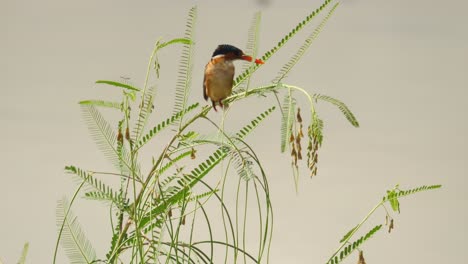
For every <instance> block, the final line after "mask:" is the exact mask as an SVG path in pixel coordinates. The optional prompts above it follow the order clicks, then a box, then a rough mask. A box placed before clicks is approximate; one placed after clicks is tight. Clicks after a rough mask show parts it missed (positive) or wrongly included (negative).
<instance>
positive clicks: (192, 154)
mask: <svg viewBox="0 0 468 264" xmlns="http://www.w3.org/2000/svg"><path fill="white" fill-rule="evenodd" d="M196 153H197V151H196V150H195V149H194V148H192V152H191V153H190V158H191V159H196V158H197V156H196V155H195V154H196Z"/></svg>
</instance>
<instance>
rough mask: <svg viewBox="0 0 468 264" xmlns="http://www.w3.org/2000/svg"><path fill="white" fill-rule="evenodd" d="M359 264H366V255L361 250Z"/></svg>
mask: <svg viewBox="0 0 468 264" xmlns="http://www.w3.org/2000/svg"><path fill="white" fill-rule="evenodd" d="M357 264H366V260H365V259H364V253H363V251H361V250H359V259H358V262H357Z"/></svg>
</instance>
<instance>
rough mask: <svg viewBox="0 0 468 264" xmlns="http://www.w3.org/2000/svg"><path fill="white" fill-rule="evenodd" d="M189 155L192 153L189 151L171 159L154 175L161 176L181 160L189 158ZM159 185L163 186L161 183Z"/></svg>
mask: <svg viewBox="0 0 468 264" xmlns="http://www.w3.org/2000/svg"><path fill="white" fill-rule="evenodd" d="M191 154H192V151H191V150H189V151H185V152H183V153H182V154H179V155H177V157H175V158H171V159H170V161H169V162H168V163H166V164H164V166H162V167H161V168H160V169H159V170H157V173H156V174H157V175H161V174H163V173H164V172H165V171H167V170H168V169H169V168H171V167H172V166H173V165H174V164H176V163H177V162H179V161H180V160H181V159H183V158H185V157H188V156H190V155H191ZM161 185H162V186H164V184H163V183H161Z"/></svg>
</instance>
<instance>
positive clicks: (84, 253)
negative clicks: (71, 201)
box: [57, 198, 96, 264]
mask: <svg viewBox="0 0 468 264" xmlns="http://www.w3.org/2000/svg"><path fill="white" fill-rule="evenodd" d="M62 223H64V226H63V231H62V237H61V240H60V242H61V244H62V246H63V248H64V249H65V253H66V255H67V257H68V259H69V260H70V263H72V264H83V263H93V261H94V260H95V259H96V252H95V251H94V249H93V247H92V245H91V243H90V242H89V240H88V239H87V238H86V236H85V234H84V232H83V231H82V229H81V226H80V224H79V223H78V219H77V218H76V217H75V216H74V215H73V213H72V212H71V211H70V210H69V206H68V202H67V200H66V199H65V198H64V199H62V200H59V201H58V204H57V225H58V227H61V226H62Z"/></svg>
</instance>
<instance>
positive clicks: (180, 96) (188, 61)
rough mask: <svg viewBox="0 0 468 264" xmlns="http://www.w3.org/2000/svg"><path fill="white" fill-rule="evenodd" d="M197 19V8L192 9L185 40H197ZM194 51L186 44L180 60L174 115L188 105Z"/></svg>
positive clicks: (192, 46)
mask: <svg viewBox="0 0 468 264" xmlns="http://www.w3.org/2000/svg"><path fill="white" fill-rule="evenodd" d="M196 18H197V8H196V7H192V8H191V9H190V11H189V14H188V18H187V23H186V29H185V38H186V39H190V40H192V41H193V39H194V38H195V21H196ZM193 51H194V45H189V44H184V46H183V50H182V55H181V59H180V66H179V76H178V78H177V84H176V91H175V104H174V114H176V113H178V112H180V111H182V110H183V109H185V107H186V104H187V98H188V95H189V91H190V86H191V82H192V68H193ZM180 123H181V121H180V122H177V124H176V125H180Z"/></svg>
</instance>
